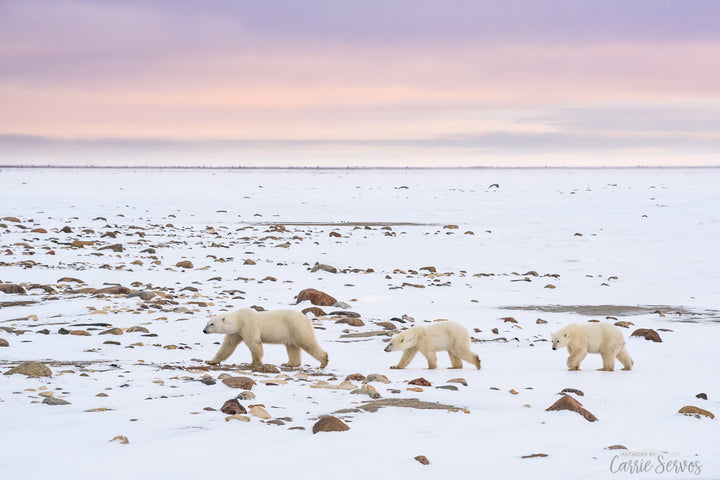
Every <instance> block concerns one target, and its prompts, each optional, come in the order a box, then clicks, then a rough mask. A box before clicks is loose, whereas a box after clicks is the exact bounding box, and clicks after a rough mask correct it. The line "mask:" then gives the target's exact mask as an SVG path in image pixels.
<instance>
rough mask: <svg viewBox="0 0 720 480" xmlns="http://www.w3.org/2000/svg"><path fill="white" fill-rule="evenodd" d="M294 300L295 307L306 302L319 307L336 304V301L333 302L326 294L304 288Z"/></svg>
mask: <svg viewBox="0 0 720 480" xmlns="http://www.w3.org/2000/svg"><path fill="white" fill-rule="evenodd" d="M296 298H297V302H296V305H297V304H298V303H300V302H304V301H306V300H309V301H310V303H312V304H313V305H317V306H320V307H331V306H333V305H335V304H336V303H337V300H335V299H334V298H333V297H331V296H330V295H328V294H327V293H325V292H321V291H320V290H315V289H314V288H306V289H305V290H302V291H301V292H300V293H298V295H297V297H296Z"/></svg>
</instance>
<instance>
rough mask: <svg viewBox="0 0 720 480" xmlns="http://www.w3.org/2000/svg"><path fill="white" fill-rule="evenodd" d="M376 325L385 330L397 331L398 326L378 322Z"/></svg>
mask: <svg viewBox="0 0 720 480" xmlns="http://www.w3.org/2000/svg"><path fill="white" fill-rule="evenodd" d="M375 325H377V326H378V327H382V328H383V330H397V326H396V325H395V324H394V323H391V322H377V323H376V324H375Z"/></svg>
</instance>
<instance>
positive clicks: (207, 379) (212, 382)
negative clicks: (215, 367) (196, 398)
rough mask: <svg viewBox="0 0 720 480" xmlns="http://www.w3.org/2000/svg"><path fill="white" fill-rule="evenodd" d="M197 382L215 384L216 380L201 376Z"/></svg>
mask: <svg viewBox="0 0 720 480" xmlns="http://www.w3.org/2000/svg"><path fill="white" fill-rule="evenodd" d="M198 382H201V383H204V384H205V385H215V384H216V383H217V382H216V381H215V379H214V378H211V377H202V378H201V379H199V380H198Z"/></svg>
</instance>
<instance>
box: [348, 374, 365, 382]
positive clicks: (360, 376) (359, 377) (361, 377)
mask: <svg viewBox="0 0 720 480" xmlns="http://www.w3.org/2000/svg"><path fill="white" fill-rule="evenodd" d="M363 380H365V375H363V374H362V373H351V374H350V375H348V376H347V377H345V381H346V382H362V381H363Z"/></svg>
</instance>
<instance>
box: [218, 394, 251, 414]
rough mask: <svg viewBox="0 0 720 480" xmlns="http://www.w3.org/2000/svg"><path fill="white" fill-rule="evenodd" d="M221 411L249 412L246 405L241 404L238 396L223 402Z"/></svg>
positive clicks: (230, 412) (226, 412)
mask: <svg viewBox="0 0 720 480" xmlns="http://www.w3.org/2000/svg"><path fill="white" fill-rule="evenodd" d="M220 411H221V412H223V413H224V414H226V415H236V414H238V413H247V410H245V407H243V406H242V405H240V402H238V401H237V398H231V399H230V400H228V401H227V402H225V403H223V406H222V407H221V408H220Z"/></svg>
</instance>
